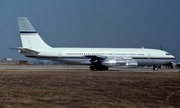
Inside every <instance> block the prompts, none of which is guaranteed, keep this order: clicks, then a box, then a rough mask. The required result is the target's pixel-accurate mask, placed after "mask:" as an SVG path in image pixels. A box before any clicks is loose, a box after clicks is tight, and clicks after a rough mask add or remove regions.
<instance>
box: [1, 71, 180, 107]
mask: <svg viewBox="0 0 180 108" xmlns="http://www.w3.org/2000/svg"><path fill="white" fill-rule="evenodd" d="M0 107H1V108H3V107H4V108H5V107H7V108H32V107H33V108H34V107H35V108H50V107H51V108H66V107H70V108H84V107H86V108H109V107H113V108H119V107H122V108H130V107H132V108H141V107H143V108H155V107H157V108H164V107H168V108H171V107H180V73H168V72H165V73H163V72H158V73H150V72H149V73H138V72H127V73H125V72H116V71H113V72H112V71H111V72H92V71H86V72H83V71H79V72H78V71H77V72H76V71H0Z"/></svg>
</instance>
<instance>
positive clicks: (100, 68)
mask: <svg viewBox="0 0 180 108" xmlns="http://www.w3.org/2000/svg"><path fill="white" fill-rule="evenodd" d="M90 70H108V67H107V66H104V65H101V66H94V65H91V66H90Z"/></svg>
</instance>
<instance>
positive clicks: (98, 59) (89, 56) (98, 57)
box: [85, 55, 107, 63]
mask: <svg viewBox="0 0 180 108" xmlns="http://www.w3.org/2000/svg"><path fill="white" fill-rule="evenodd" d="M85 57H87V58H91V60H90V61H91V63H95V62H96V61H103V60H105V59H106V58H107V57H106V56H96V55H87V56H85Z"/></svg>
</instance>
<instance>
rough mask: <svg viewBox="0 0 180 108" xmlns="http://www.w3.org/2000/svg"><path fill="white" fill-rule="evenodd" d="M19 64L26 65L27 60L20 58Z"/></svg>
mask: <svg viewBox="0 0 180 108" xmlns="http://www.w3.org/2000/svg"><path fill="white" fill-rule="evenodd" d="M19 65H28V61H26V60H20V61H19Z"/></svg>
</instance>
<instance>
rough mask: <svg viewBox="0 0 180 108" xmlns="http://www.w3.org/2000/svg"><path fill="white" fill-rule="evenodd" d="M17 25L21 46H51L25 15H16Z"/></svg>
mask: <svg viewBox="0 0 180 108" xmlns="http://www.w3.org/2000/svg"><path fill="white" fill-rule="evenodd" d="M17 20H18V25H19V30H20V37H21V42H22V47H23V48H28V49H42V48H51V47H50V46H49V45H47V44H46V43H45V42H44V41H43V40H42V38H41V37H40V36H39V34H38V33H37V32H36V30H35V29H34V27H33V26H32V25H31V23H30V21H29V20H28V19H27V18H26V17H18V18H17Z"/></svg>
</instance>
